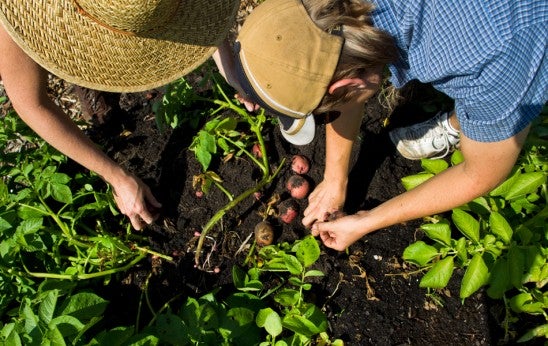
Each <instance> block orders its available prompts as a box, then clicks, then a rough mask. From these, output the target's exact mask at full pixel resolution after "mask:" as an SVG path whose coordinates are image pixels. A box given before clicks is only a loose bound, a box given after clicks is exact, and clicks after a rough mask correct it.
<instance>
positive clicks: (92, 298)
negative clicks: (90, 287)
mask: <svg viewBox="0 0 548 346" xmlns="http://www.w3.org/2000/svg"><path fill="white" fill-rule="evenodd" d="M107 304H108V302H107V301H106V300H104V299H103V298H101V297H99V296H98V295H96V294H94V293H90V292H81V293H77V294H75V295H73V296H71V297H70V298H68V299H67V301H66V302H65V303H64V305H63V307H62V308H61V311H60V314H61V315H71V316H74V317H76V318H77V319H79V320H80V321H87V320H90V319H91V318H93V317H97V316H101V315H102V314H103V312H104V311H105V309H106V307H107Z"/></svg>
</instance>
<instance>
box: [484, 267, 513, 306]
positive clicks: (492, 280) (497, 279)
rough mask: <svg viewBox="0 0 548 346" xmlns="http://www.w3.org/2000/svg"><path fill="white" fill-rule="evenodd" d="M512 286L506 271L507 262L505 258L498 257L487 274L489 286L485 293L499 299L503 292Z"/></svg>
mask: <svg viewBox="0 0 548 346" xmlns="http://www.w3.org/2000/svg"><path fill="white" fill-rule="evenodd" d="M511 287H512V285H511V284H510V274H509V273H508V262H507V261H506V259H505V258H498V259H497V260H496V262H495V264H494V265H493V268H492V269H491V274H490V275H489V288H487V295H488V296H489V297H491V298H493V299H501V298H502V297H503V296H504V292H506V291H507V290H509V289H510V288H511Z"/></svg>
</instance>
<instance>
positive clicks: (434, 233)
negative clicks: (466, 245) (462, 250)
mask: <svg viewBox="0 0 548 346" xmlns="http://www.w3.org/2000/svg"><path fill="white" fill-rule="evenodd" d="M421 229H422V230H423V231H424V232H425V233H426V235H427V236H428V237H429V238H430V239H433V240H435V241H437V242H439V243H441V244H442V245H446V246H449V245H451V227H450V226H449V224H447V223H446V222H438V223H427V224H424V225H422V226H421Z"/></svg>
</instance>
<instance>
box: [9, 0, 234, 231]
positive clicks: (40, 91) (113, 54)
mask: <svg viewBox="0 0 548 346" xmlns="http://www.w3.org/2000/svg"><path fill="white" fill-rule="evenodd" d="M238 6H239V1H238V0H216V1H209V0H152V1H150V0H31V1H13V0H0V23H1V26H0V51H1V52H2V55H1V56H0V78H1V80H2V82H3V84H4V89H5V91H6V94H7V95H8V97H9V98H10V101H11V102H12V105H13V107H14V109H15V110H16V112H17V113H18V115H19V116H20V117H21V119H22V120H23V121H25V122H26V123H27V124H28V125H29V126H30V127H31V128H32V129H33V130H34V131H36V133H37V134H38V135H40V136H41V137H42V138H43V139H44V140H46V141H47V142H48V143H50V144H51V145H53V146H54V147H55V148H57V149H58V150H59V151H61V152H62V153H63V154H65V155H67V156H68V157H70V158H72V159H73V160H75V161H77V162H79V163H80V164H82V165H83V166H85V167H86V168H88V169H90V170H92V171H94V172H96V173H97V174H99V175H100V176H101V177H102V178H103V179H104V180H105V181H106V182H108V183H109V184H111V185H112V187H113V192H114V197H115V200H116V203H117V205H118V207H119V209H120V210H121V211H122V213H124V214H125V215H127V216H128V217H129V219H130V221H131V223H132V225H133V227H134V228H136V229H141V228H142V227H144V226H145V225H146V224H149V223H151V222H153V221H154V220H155V219H156V218H157V217H158V208H160V207H161V204H160V203H159V202H158V201H157V200H156V199H155V198H154V196H153V194H152V192H151V190H150V188H149V187H148V186H147V185H145V184H144V183H143V182H142V181H141V180H140V179H139V178H137V177H135V176H134V175H133V174H131V173H130V172H127V171H126V170H124V169H123V168H122V167H120V166H119V165H118V164H116V163H115V162H114V161H113V160H111V159H110V158H109V157H108V156H107V155H105V154H104V153H103V152H102V151H100V150H99V149H98V148H97V146H96V145H95V144H94V143H93V142H91V141H90V140H89V138H88V137H86V136H85V135H84V134H83V133H82V132H81V131H80V130H79V128H78V127H77V126H76V125H75V124H74V123H73V122H72V121H71V120H70V118H69V116H68V115H67V114H65V113H63V111H62V110H61V109H60V108H59V107H57V106H56V105H55V104H54V103H53V102H52V101H51V100H49V98H48V96H47V92H46V84H47V72H50V73H52V74H54V75H56V76H58V77H60V78H62V79H64V80H66V81H68V82H70V83H74V84H77V85H80V86H83V87H87V88H91V89H96V90H102V91H109V92H138V91H145V90H149V89H153V88H156V87H159V86H162V85H165V84H168V83H170V82H172V81H174V80H176V79H178V78H180V77H182V76H184V75H185V74H187V73H189V72H191V71H192V70H194V69H195V68H197V67H198V66H199V65H201V64H202V63H203V62H204V61H205V60H207V59H208V58H209V57H210V56H211V55H212V54H213V53H214V52H215V51H216V50H217V47H218V46H219V45H220V44H221V43H222V42H223V41H224V40H225V39H226V36H227V34H228V32H229V29H230V28H231V27H232V26H233V24H234V21H235V16H236V12H237V10H238Z"/></svg>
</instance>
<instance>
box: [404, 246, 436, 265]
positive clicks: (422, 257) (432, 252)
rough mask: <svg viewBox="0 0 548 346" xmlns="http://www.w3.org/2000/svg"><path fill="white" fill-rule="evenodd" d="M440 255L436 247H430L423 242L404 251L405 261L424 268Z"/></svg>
mask: <svg viewBox="0 0 548 346" xmlns="http://www.w3.org/2000/svg"><path fill="white" fill-rule="evenodd" d="M438 254H439V252H438V250H437V249H436V248H435V247H433V246H431V245H428V244H426V243H425V242H423V241H417V242H415V243H413V244H411V245H409V246H408V247H407V248H405V250H404V251H403V259H404V260H406V261H408V262H413V263H416V264H418V265H419V266H421V267H423V266H425V265H426V264H427V263H428V262H430V260H432V258H434V257H436V256H437V255H438Z"/></svg>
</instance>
